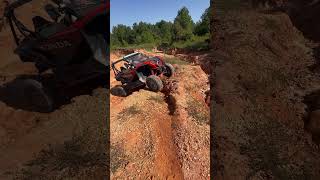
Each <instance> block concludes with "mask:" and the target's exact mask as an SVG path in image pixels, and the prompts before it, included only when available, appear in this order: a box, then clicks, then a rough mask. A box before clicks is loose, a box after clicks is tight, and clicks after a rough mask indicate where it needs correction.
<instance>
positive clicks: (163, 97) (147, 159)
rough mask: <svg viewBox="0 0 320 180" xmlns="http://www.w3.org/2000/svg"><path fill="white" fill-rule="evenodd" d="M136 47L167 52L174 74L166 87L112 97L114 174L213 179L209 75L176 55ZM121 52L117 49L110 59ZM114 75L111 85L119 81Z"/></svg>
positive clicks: (144, 177) (148, 53) (117, 57)
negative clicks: (159, 89)
mask: <svg viewBox="0 0 320 180" xmlns="http://www.w3.org/2000/svg"><path fill="white" fill-rule="evenodd" d="M136 51H138V52H142V53H145V54H147V55H150V56H151V55H153V56H154V55H157V56H164V59H165V60H167V62H170V63H172V64H173V66H174V67H175V69H176V74H175V75H174V76H173V77H172V78H170V79H168V80H164V81H165V84H167V87H168V86H170V87H171V88H170V90H168V91H164V92H159V93H155V92H150V91H148V90H146V89H141V90H139V91H136V92H133V93H132V94H131V95H129V96H127V97H117V96H113V95H111V97H110V107H111V109H110V111H111V112H110V118H111V119H110V133H111V137H110V141H111V154H110V157H111V160H110V161H111V178H112V179H125V178H133V179H137V178H138V179H141V178H143V179H210V159H209V152H210V151H209V146H210V137H209V133H210V131H209V127H210V125H209V118H210V117H209V106H208V105H207V104H206V97H207V96H206V92H207V91H208V90H209V84H208V76H207V74H206V73H205V72H204V71H203V70H202V69H201V67H200V66H199V65H198V64H196V63H193V64H192V63H188V62H187V61H185V60H184V59H182V58H177V57H176V56H173V55H168V54H164V53H162V52H158V53H157V52H147V51H145V50H136ZM127 53H128V52H126V53H125V54H127ZM123 55H124V54H123V53H121V52H113V53H112V54H111V61H115V60H116V59H119V58H121V57H122V56H123ZM110 74H111V86H110V87H111V88H112V87H114V86H115V85H118V84H119V82H117V81H115V80H114V75H113V74H112V72H110Z"/></svg>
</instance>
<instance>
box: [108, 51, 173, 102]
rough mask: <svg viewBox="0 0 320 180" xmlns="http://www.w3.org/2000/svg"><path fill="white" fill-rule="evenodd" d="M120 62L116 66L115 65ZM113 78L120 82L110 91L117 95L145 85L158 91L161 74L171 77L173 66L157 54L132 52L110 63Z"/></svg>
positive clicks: (124, 94)
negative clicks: (148, 54) (153, 55)
mask: <svg viewBox="0 0 320 180" xmlns="http://www.w3.org/2000/svg"><path fill="white" fill-rule="evenodd" d="M118 64H121V66H120V67H118V68H117V65H118ZM111 67H112V69H113V72H114V74H115V78H116V80H117V81H120V82H121V83H122V86H116V87H114V88H113V89H112V91H111V93H113V94H114V95H118V96H127V95H128V92H130V91H131V90H133V89H135V88H139V87H144V86H147V88H148V89H149V90H151V91H154V92H158V91H161V90H162V88H163V82H162V80H161V77H162V76H166V77H168V78H169V77H171V76H172V75H173V74H174V67H173V66H172V65H171V64H169V63H165V62H164V60H163V58H161V57H159V56H155V57H149V56H147V55H145V54H142V53H138V52H136V53H132V54H129V55H127V56H124V57H123V58H121V59H119V60H117V61H115V62H113V63H112V64H111Z"/></svg>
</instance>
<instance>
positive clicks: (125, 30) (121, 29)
mask: <svg viewBox="0 0 320 180" xmlns="http://www.w3.org/2000/svg"><path fill="white" fill-rule="evenodd" d="M131 31H132V30H131V28H130V27H129V26H126V25H123V24H119V25H117V26H115V27H113V28H112V42H114V43H116V44H117V43H118V44H120V45H122V46H126V45H128V44H129V41H130V34H131Z"/></svg>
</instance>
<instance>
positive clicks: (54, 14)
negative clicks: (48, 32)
mask: <svg viewBox="0 0 320 180" xmlns="http://www.w3.org/2000/svg"><path fill="white" fill-rule="evenodd" d="M44 9H45V11H46V12H47V14H48V15H49V16H50V18H51V19H53V20H54V21H58V18H59V17H60V16H61V14H60V13H59V11H58V9H57V8H56V7H54V6H53V5H52V4H47V5H45V7H44Z"/></svg>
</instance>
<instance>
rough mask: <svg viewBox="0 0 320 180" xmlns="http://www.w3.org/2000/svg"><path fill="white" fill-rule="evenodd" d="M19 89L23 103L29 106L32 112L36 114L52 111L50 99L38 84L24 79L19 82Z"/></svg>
mask: <svg viewBox="0 0 320 180" xmlns="http://www.w3.org/2000/svg"><path fill="white" fill-rule="evenodd" d="M20 87H21V91H22V92H21V93H22V94H23V95H24V98H25V99H24V100H25V103H27V104H29V107H30V108H31V109H32V110H35V111H38V112H51V111H53V100H52V97H51V96H50V95H49V92H48V91H47V89H45V88H44V87H43V85H42V84H41V83H40V82H38V81H36V80H33V79H25V80H23V81H22V82H21V85H20Z"/></svg>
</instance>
